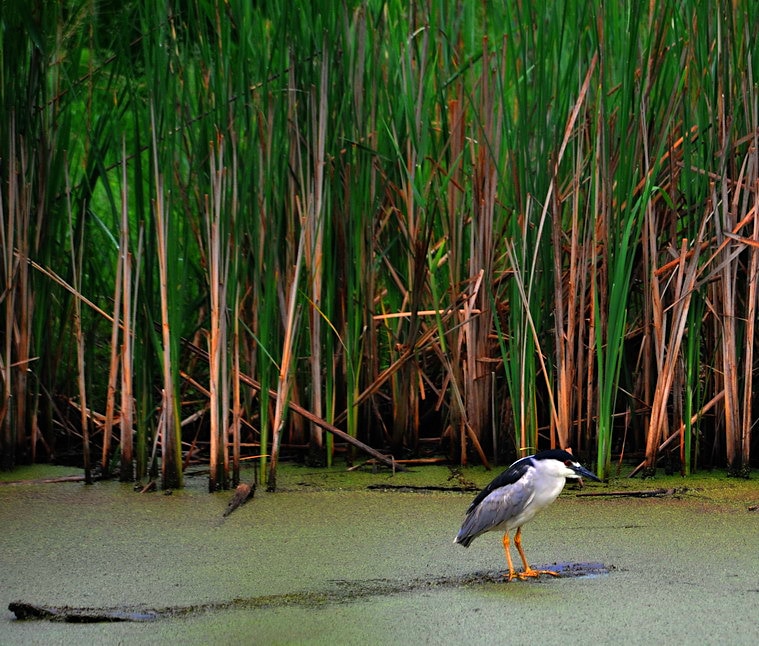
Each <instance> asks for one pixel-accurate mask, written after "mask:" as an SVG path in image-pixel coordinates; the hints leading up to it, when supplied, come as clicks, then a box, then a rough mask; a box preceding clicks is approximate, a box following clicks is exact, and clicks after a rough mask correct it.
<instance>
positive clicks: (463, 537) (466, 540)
mask: <svg viewBox="0 0 759 646" xmlns="http://www.w3.org/2000/svg"><path fill="white" fill-rule="evenodd" d="M474 539H475V536H473V535H472V534H468V533H467V531H466V525H465V526H464V527H462V528H461V529H460V530H459V533H458V534H456V538H454V539H453V542H454V543H458V544H459V545H463V546H464V547H469V545H470V544H471V542H472V541H473V540H474Z"/></svg>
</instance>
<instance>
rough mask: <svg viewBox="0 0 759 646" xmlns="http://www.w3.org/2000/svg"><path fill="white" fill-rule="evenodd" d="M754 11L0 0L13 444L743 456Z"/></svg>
mask: <svg viewBox="0 0 759 646" xmlns="http://www.w3.org/2000/svg"><path fill="white" fill-rule="evenodd" d="M757 30H759V6H756V3H753V2H750V1H749V0H736V1H735V2H731V3H724V2H716V0H715V1H710V0H704V1H699V0H692V1H690V2H674V1H673V0H652V1H651V2H648V3H631V4H630V6H626V5H625V4H624V3H602V2H588V3H575V2H570V1H569V0H558V1H557V2H553V3H521V2H505V3H462V2H456V1H454V0H431V1H430V2H425V3H411V4H409V3H401V2H395V1H392V0H364V1H357V0H354V1H349V0H343V1H342V2H328V1H324V2H310V3H292V2H284V1H281V0H267V1H263V2H257V3H249V2H242V1H237V0H228V1H225V2H222V1H221V0H188V1H186V2H174V1H172V0H165V1H162V2H159V3H148V2H143V1H142V0H133V1H129V2H124V3H119V4H117V3H110V2H98V1H94V2H93V1H91V0H90V1H87V2H85V1H77V0H70V1H69V2H64V3H46V2H43V1H42V0H32V1H31V2H29V1H27V2H20V1H17V0H10V1H9V2H6V3H4V4H3V7H2V15H1V16H0V34H2V64H1V72H0V73H1V74H2V77H1V82H0V100H2V108H3V109H2V111H1V112H0V114H2V117H0V118H1V119H2V125H1V126H0V173H2V184H0V212H1V213H2V227H0V249H2V262H1V263H0V276H1V277H2V290H1V291H0V308H2V310H3V315H2V317H0V339H2V344H1V345H0V375H1V379H2V402H0V452H1V457H0V461H1V463H2V467H3V468H12V467H13V466H14V465H15V464H18V463H21V462H27V461H30V460H35V461H39V460H52V459H55V460H62V459H66V454H67V453H69V452H71V453H75V454H78V455H80V456H81V454H82V452H83V453H84V455H85V456H86V459H85V460H84V461H83V462H82V464H84V466H85V468H86V469H87V473H88V474H89V473H90V470H91V469H93V468H99V469H100V470H102V471H103V472H106V473H110V472H111V471H113V470H114V469H118V471H119V473H120V477H121V478H122V479H124V480H132V479H135V478H137V479H141V480H142V479H145V478H149V477H158V474H159V473H160V477H161V480H162V484H163V486H164V487H165V488H174V487H179V486H181V485H182V474H183V471H184V469H185V468H186V467H187V466H188V465H190V464H196V463H203V464H207V465H208V467H209V470H210V476H209V489H210V490H212V491H213V490H216V489H219V488H226V487H228V486H231V485H236V484H237V483H238V481H239V478H240V465H241V463H242V462H244V461H245V460H255V461H257V463H258V465H259V467H260V470H261V474H260V475H261V478H262V479H263V478H264V477H265V479H266V482H267V484H268V486H269V488H271V489H275V488H276V486H277V479H276V467H277V464H278V461H279V460H280V459H281V457H282V456H283V454H287V455H288V456H291V455H297V456H299V457H300V458H304V459H307V460H310V461H311V462H313V463H318V464H331V463H332V461H333V460H334V459H335V456H337V455H344V456H345V457H346V458H347V459H348V461H349V462H350V461H353V460H356V459H359V455H358V453H357V452H356V451H357V450H361V447H362V446H365V445H368V446H370V447H374V448H375V449H378V450H379V451H380V453H381V454H382V455H385V456H392V458H393V459H395V460H398V459H401V458H414V457H423V456H428V455H430V454H436V455H441V456H444V457H446V458H447V459H450V460H451V461H452V462H458V463H466V462H467V461H469V460H476V461H479V462H482V463H485V464H490V463H491V462H496V463H498V462H504V461H508V460H509V459H511V458H514V457H515V456H518V455H524V454H526V453H529V452H533V451H535V450H537V449H540V448H545V447H549V446H550V447H554V446H562V447H572V448H573V449H574V451H575V452H576V454H578V455H580V456H581V457H582V458H583V459H585V460H588V461H590V462H591V463H592V462H595V466H596V468H597V470H598V473H599V474H600V475H602V476H605V477H606V476H610V475H614V474H618V473H633V474H634V473H639V472H641V471H643V472H645V473H647V474H651V473H653V472H655V470H656V469H657V467H662V466H664V467H666V468H671V469H679V470H681V471H682V472H683V473H686V474H687V473H690V472H691V471H693V470H695V469H697V468H703V467H711V466H724V467H726V468H727V469H728V470H729V472H730V473H731V474H733V475H741V476H747V475H748V473H749V470H750V468H751V466H752V464H754V463H755V459H753V461H752V455H751V448H752V446H753V444H754V443H755V440H753V439H752V425H753V405H754V401H755V398H754V397H753V374H754V365H755V359H754V341H755V339H756V326H755V323H754V320H755V316H756V305H757V302H756V301H757V270H758V269H759V218H758V217H757V206H756V192H757V187H758V186H759V184H757V175H758V162H759V158H758V157H757V151H758V150H759V134H758V133H759V130H758V128H759V123H757V121H758V119H759V112H758V110H759V109H758V107H757V105H758V104H757V99H758V96H757V74H756V72H755V71H754V60H755V59H756V56H755V54H757V47H759V45H757V40H756V38H755V34H756V33H757ZM116 429H118V431H117V430H116ZM333 429H336V430H333ZM338 431H339V432H338ZM357 447H358V449H357ZM382 455H380V457H382ZM90 459H92V464H91V463H90V461H89V460H90ZM361 459H363V458H361ZM80 461H81V460H80ZM88 477H89V475H88Z"/></svg>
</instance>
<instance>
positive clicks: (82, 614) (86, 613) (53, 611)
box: [8, 601, 158, 624]
mask: <svg viewBox="0 0 759 646" xmlns="http://www.w3.org/2000/svg"><path fill="white" fill-rule="evenodd" d="M8 610H10V611H11V612H12V613H13V614H15V615H16V619H20V620H28V619H46V620H48V621H62V622H67V623H74V624H94V623H101V622H115V621H152V620H153V619H157V618H158V613H156V612H153V611H151V610H137V609H135V610H130V609H124V610H119V609H114V608H103V609H98V608H70V607H68V606H40V605H37V604H34V603H27V602H25V601H13V602H11V603H9V604H8Z"/></svg>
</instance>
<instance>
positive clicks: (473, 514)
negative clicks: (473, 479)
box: [456, 473, 535, 547]
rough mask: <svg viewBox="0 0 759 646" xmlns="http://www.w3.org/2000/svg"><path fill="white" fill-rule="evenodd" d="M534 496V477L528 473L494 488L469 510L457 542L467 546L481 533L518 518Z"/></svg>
mask: <svg viewBox="0 0 759 646" xmlns="http://www.w3.org/2000/svg"><path fill="white" fill-rule="evenodd" d="M534 496H535V488H534V486H533V479H532V478H531V477H530V475H529V474H527V473H526V474H525V475H524V477H522V478H521V479H520V480H518V481H517V482H515V483H513V484H510V485H507V486H504V487H500V488H498V489H494V490H492V491H491V492H490V493H489V494H488V495H487V496H485V497H484V498H483V499H482V500H480V502H479V504H478V505H477V506H475V507H474V508H473V509H471V510H470V511H469V513H468V514H467V516H466V518H465V519H464V523H463V524H462V526H461V529H460V530H459V533H458V535H457V536H456V542H457V543H461V544H462V545H464V546H465V547H466V546H468V545H469V543H471V542H472V541H473V540H474V539H475V538H477V536H479V535H480V534H484V533H485V532H489V531H490V530H492V529H494V528H496V527H497V526H498V525H501V524H502V523H507V522H508V521H510V520H512V519H514V518H516V517H517V516H519V515H520V514H521V513H522V511H524V509H525V507H526V506H527V505H528V504H529V503H530V501H531V500H532V499H533V497H534ZM505 529H508V527H505Z"/></svg>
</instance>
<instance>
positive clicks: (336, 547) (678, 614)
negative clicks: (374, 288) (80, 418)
mask: <svg viewBox="0 0 759 646" xmlns="http://www.w3.org/2000/svg"><path fill="white" fill-rule="evenodd" d="M62 472H63V471H62V470H60V469H58V470H56V473H62ZM65 472H66V473H71V471H70V470H68V471H65ZM49 473H50V470H47V471H45V472H44V474H45V475H49ZM42 474H43V472H42V471H41V470H39V469H24V470H19V471H17V472H15V473H13V474H5V475H4V478H5V480H10V479H13V480H18V481H27V482H19V483H16V484H3V485H0V528H2V529H0V644H2V645H3V646H6V645H15V644H46V645H47V644H76V645H79V646H81V645H82V644H117V643H125V644H126V643H128V644H167V643H181V644H247V643H250V644H258V643H260V644H309V643H325V644H409V643H419V644H428V643H429V644H442V643H465V644H504V643H515V644H520V643H540V644H567V643H615V644H668V643H672V644H674V643H686V642H690V643H698V644H726V643H727V644H756V643H759V511H749V507H751V506H752V505H756V504H759V485H757V483H756V481H755V480H748V481H746V480H735V479H727V478H724V477H723V476H722V475H720V474H714V475H707V476H700V477H696V478H690V479H681V478H677V477H664V476H662V477H660V478H655V479H653V480H645V481H641V480H632V481H631V480H619V481H615V482H612V483H611V484H599V485H596V484H588V485H587V486H586V487H585V488H584V489H583V490H582V491H578V490H576V489H574V488H570V487H567V489H565V491H564V493H563V494H562V495H561V496H560V498H559V499H558V500H557V501H556V503H555V504H554V505H553V506H552V507H550V508H549V509H548V510H546V511H545V512H543V513H542V514H540V515H538V516H537V517H536V518H535V520H533V521H532V522H531V523H530V524H528V525H526V526H525V528H524V530H523V541H524V547H525V551H526V553H527V556H528V558H529V559H530V561H531V563H532V564H533V565H534V566H550V565H551V564H553V563H556V562H558V563H560V566H561V567H569V568H571V567H573V566H574V567H576V568H578V569H576V570H575V573H579V574H581V576H565V577H561V578H557V579H554V578H551V577H542V578H540V579H539V580H537V581H528V582H520V581H513V582H506V581H505V580H503V579H502V578H501V577H500V574H501V573H502V572H503V569H504V567H505V561H504V557H503V550H502V547H501V540H500V536H499V535H497V534H487V535H484V536H482V537H480V538H478V539H477V540H476V541H474V543H473V544H472V546H471V547H470V548H468V549H464V548H462V547H461V546H459V545H454V544H453V542H452V541H453V536H454V535H455V533H456V530H457V529H458V526H459V524H460V522H461V520H462V517H463V513H464V511H465V509H466V507H467V506H468V504H469V502H470V501H471V499H472V496H473V493H471V492H461V491H441V490H437V489H435V488H436V487H441V488H445V487H452V486H455V485H456V484H457V481H455V480H454V481H452V480H450V479H449V478H450V471H449V470H448V469H446V468H443V467H419V468H416V469H414V470H412V472H411V473H408V474H400V473H399V474H395V475H392V474H390V473H388V472H383V471H380V472H378V473H370V472H365V473H358V474H356V473H354V474H350V475H348V474H346V473H345V472H344V470H341V469H332V470H320V469H308V468H305V467H295V466H293V467H288V468H287V469H285V470H284V471H283V473H282V475H281V476H280V483H281V486H282V489H283V491H281V492H278V493H276V494H267V493H264V492H261V491H260V490H259V491H258V492H256V496H255V497H254V499H253V500H251V501H250V502H248V503H247V504H246V505H244V506H243V507H241V508H240V509H238V510H237V511H235V512H234V513H233V514H231V515H230V516H229V517H227V518H226V519H224V518H222V514H223V512H224V510H225V509H226V506H227V502H228V501H229V499H230V497H231V493H230V492H222V493H218V494H214V495H209V494H207V493H206V492H205V486H206V481H205V478H202V477H197V478H188V486H187V488H186V489H185V490H183V491H178V492H174V493H173V494H172V495H164V494H163V493H162V492H154V493H150V494H137V493H135V492H134V491H133V488H132V487H131V486H130V485H125V484H119V483H115V482H100V483H97V484H95V485H91V486H86V485H83V484H81V483H56V484H41V483H30V482H28V480H30V479H33V478H39V477H41V476H42ZM464 475H465V480H470V481H473V482H474V483H476V484H477V485H478V486H482V485H484V484H486V482H487V481H488V480H489V479H490V478H492V477H493V475H494V473H493V472H490V473H487V472H485V471H483V470H481V469H475V468H473V469H468V470H466V471H465V472H464ZM404 486H408V488H406V489H404V488H402V487H404ZM424 486H431V487H432V490H425V489H423V487H424ZM370 487H371V488H370ZM399 487H401V488H399ZM660 488H663V489H670V490H672V489H674V490H675V491H674V494H669V495H665V496H661V497H648V498H640V497H634V496H606V495H602V496H588V495H578V494H588V493H595V494H599V493H601V494H606V493H610V492H612V491H619V490H629V491H630V492H631V493H634V491H639V490H653V489H660ZM517 562H518V561H517ZM16 600H23V601H25V602H28V603H33V604H40V605H45V606H68V607H77V608H99V609H103V608H105V609H109V608H110V609H114V608H115V609H119V608H127V609H134V608H139V609H148V610H157V611H158V613H159V614H158V617H157V618H155V619H153V620H149V621H140V622H121V623H89V624H74V623H60V622H53V621H47V620H42V621H40V620H28V621H19V620H17V619H16V618H15V616H14V614H13V613H11V612H10V611H9V610H8V609H7V608H8V604H9V603H10V602H12V601H16Z"/></svg>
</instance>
